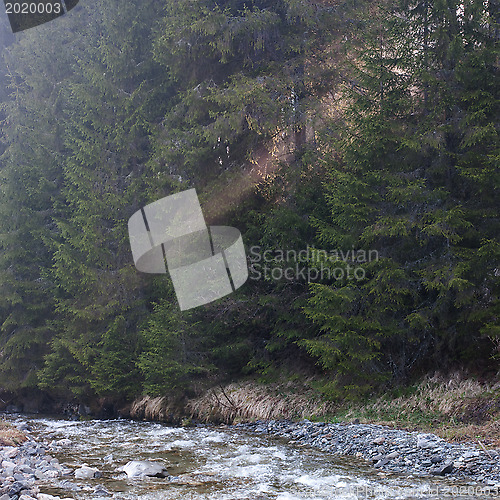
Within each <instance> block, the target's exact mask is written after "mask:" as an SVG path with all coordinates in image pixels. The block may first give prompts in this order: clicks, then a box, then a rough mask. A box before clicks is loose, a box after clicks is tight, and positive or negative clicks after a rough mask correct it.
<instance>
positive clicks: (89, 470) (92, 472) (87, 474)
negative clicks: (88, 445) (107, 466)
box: [75, 465, 102, 479]
mask: <svg viewBox="0 0 500 500" xmlns="http://www.w3.org/2000/svg"><path fill="white" fill-rule="evenodd" d="M96 477H102V474H101V472H100V471H99V470H98V469H96V468H94V467H88V466H86V465H84V466H82V467H81V468H80V469H77V470H76V471H75V478H76V479H94V478H96Z"/></svg>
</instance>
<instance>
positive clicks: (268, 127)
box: [0, 0, 500, 401]
mask: <svg viewBox="0 0 500 500" xmlns="http://www.w3.org/2000/svg"><path fill="white" fill-rule="evenodd" d="M499 41H500V5H499V2H498V0H489V1H478V0H460V1H459V0H434V1H430V0H377V1H376V2H374V1H367V0H274V1H268V0H246V1H240V0H221V1H219V2H215V1H212V0H162V1H158V0H140V1H139V0H130V1H128V2H117V1H115V2H113V1H111V0H92V1H86V0H80V2H79V5H78V6H77V7H75V8H74V9H73V10H72V11H71V12H70V13H68V14H67V15H65V16H63V17H61V18H59V19H57V20H55V21H53V22H50V23H47V24H45V25H43V26H39V27H36V28H32V29H29V30H26V31H25V32H21V33H16V34H15V35H13V34H12V33H11V32H10V28H9V26H8V21H7V18H6V16H5V15H4V13H2V17H1V18H0V44H1V46H2V57H1V60H0V83H1V84H0V390H3V391H10V392H12V393H16V392H21V391H28V392H29V391H33V392H36V391H45V392H47V393H50V394H52V395H54V397H61V398H67V399H74V400H78V401H89V400H92V399H96V398H100V397H106V398H110V399H112V400H116V401H118V400H120V401H125V400H132V399H133V398H135V397H137V396H140V395H146V394H147V395H151V396H155V395H164V394H188V395H189V394H193V393H195V392H196V391H199V390H200V387H201V388H203V387H210V386H215V385H217V384H224V383H228V382H230V381H234V380H243V379H253V380H259V381H261V382H263V383H265V382H266V381H273V380H278V379H279V380H287V379H294V378H306V377H309V378H310V379H311V380H314V381H315V387H316V389H317V390H318V391H320V392H321V394H323V396H324V397H325V398H326V399H327V400H338V399H343V398H359V397H363V396H364V395H366V394H372V393H377V392H380V391H384V390H386V389H387V388H388V387H396V386H399V385H403V386H404V385H405V384H408V383H410V382H411V381H412V380H415V378H418V377H420V376H422V375H425V374H426V373H432V372H433V371H435V370H438V369H439V370H444V371H446V370H453V369H457V368H459V369H466V370H470V371H471V372H473V373H478V374H480V375H481V376H487V375H488V374H492V373H493V374H494V373H496V372H497V371H498V366H499V364H498V362H499V358H500V322H499V316H500V302H499V299H498V292H499V289H500V206H499V203H498V200H499V199H500V197H499V188H500V168H499V167H500V147H499V132H500V114H499V110H500V92H499V90H500V88H499V87H500V78H499V64H500V55H499ZM191 188H196V191H197V193H198V196H199V199H200V203H201V206H202V209H203V213H204V215H205V219H206V222H207V224H214V225H227V226H233V227H236V228H238V229H239V230H240V232H241V233H242V237H243V241H244V244H245V248H246V250H247V260H248V265H249V279H248V281H247V283H246V284H245V285H244V286H242V287H241V288H240V289H239V290H237V291H236V292H235V293H233V294H231V295H228V296H227V297H224V298H222V299H220V300H217V301H215V302H213V303H211V304H208V305H205V306H202V307H198V308H196V309H192V310H190V311H181V310H180V309H179V305H178V303H177V300H176V297H175V293H174V290H173V287H172V283H171V281H170V280H169V278H168V276H167V275H149V274H143V273H140V272H138V271H137V269H136V268H135V266H134V262H133V259H132V254H131V250H130V243H129V236H128V230H127V223H128V220H129V218H130V217H131V216H132V215H133V214H134V213H135V212H137V211H138V210H140V209H141V208H142V207H144V206H145V205H147V204H149V203H152V202H154V201H156V200H159V199H161V198H163V197H166V196H169V195H172V194H174V193H179V192H182V191H185V190H187V189H191Z"/></svg>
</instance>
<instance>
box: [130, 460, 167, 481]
mask: <svg viewBox="0 0 500 500" xmlns="http://www.w3.org/2000/svg"><path fill="white" fill-rule="evenodd" d="M123 472H125V474H127V476H128V477H129V478H141V477H144V476H149V477H168V472H167V469H165V467H164V466H163V465H162V464H159V463H158V462H150V461H146V460H144V461H139V460H132V461H131V462H128V463H127V465H125V467H123Z"/></svg>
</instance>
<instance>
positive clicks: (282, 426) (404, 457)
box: [234, 420, 500, 489]
mask: <svg viewBox="0 0 500 500" xmlns="http://www.w3.org/2000/svg"><path fill="white" fill-rule="evenodd" d="M234 427H236V428H239V429H242V430H247V431H252V432H257V433H259V434H268V435H271V436H275V437H280V438H286V439H288V440H289V443H290V444H292V443H294V444H296V445H298V446H310V447H314V448H318V449H320V450H323V451H325V452H330V453H333V454H336V455H343V456H355V457H357V458H361V459H364V460H366V461H368V462H369V463H370V464H372V465H373V466H374V467H376V468H377V469H380V470H382V471H387V472H396V473H402V474H407V475H414V476H447V477H450V478H456V479H461V480H465V481H467V482H475V483H479V484H481V483H482V484H486V485H488V486H493V487H496V488H499V489H500V450H488V451H487V452H486V451H484V450H482V449H479V448H478V447H477V446H476V445H474V444H470V443H467V444H462V443H461V444H452V443H447V442H446V441H444V440H443V439H441V438H440V437H438V436H436V435H434V434H429V433H419V432H407V431H403V430H397V429H392V428H390V427H386V426H381V425H373V424H360V423H350V424H347V423H337V424H328V423H325V422H321V423H313V422H310V421H309V420H303V421H301V422H292V421H289V420H270V421H263V420H259V421H256V422H251V423H244V424H235V425H234ZM486 478H487V479H486Z"/></svg>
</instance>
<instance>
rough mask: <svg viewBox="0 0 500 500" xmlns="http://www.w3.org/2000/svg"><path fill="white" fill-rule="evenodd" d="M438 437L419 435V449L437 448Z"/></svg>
mask: <svg viewBox="0 0 500 500" xmlns="http://www.w3.org/2000/svg"><path fill="white" fill-rule="evenodd" d="M435 439H436V436H434V435H433V434H419V435H418V436H417V448H421V449H424V450H425V449H429V448H436V447H437V446H438V443H437V442H436V441H435Z"/></svg>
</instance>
